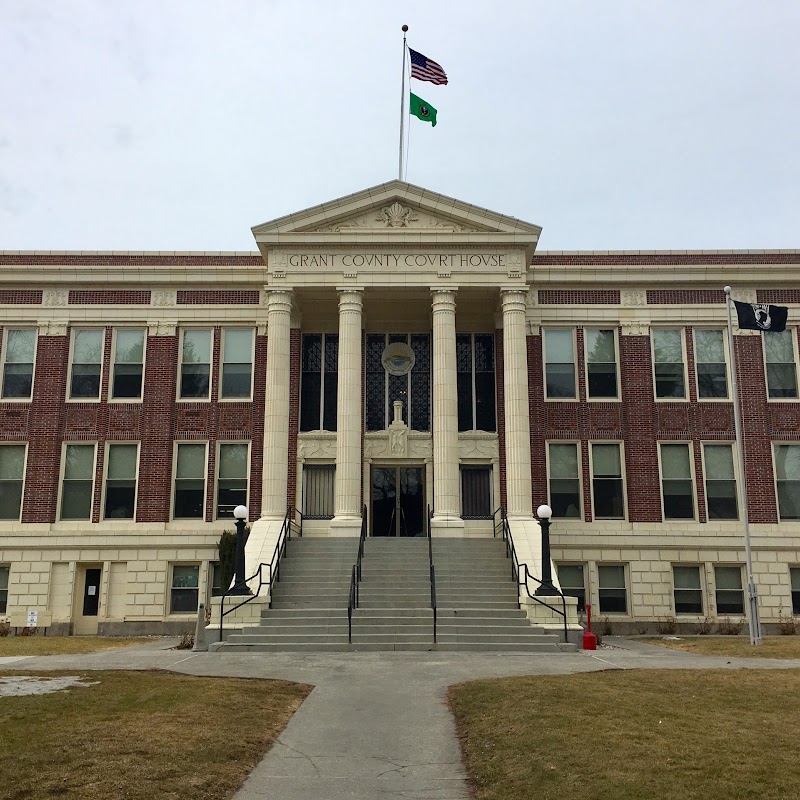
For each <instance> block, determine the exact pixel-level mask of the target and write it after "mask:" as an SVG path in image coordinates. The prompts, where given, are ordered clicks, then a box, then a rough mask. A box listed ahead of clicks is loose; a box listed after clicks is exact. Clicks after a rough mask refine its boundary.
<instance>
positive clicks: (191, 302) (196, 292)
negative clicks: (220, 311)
mask: <svg viewBox="0 0 800 800" xmlns="http://www.w3.org/2000/svg"><path fill="white" fill-rule="evenodd" d="M177 301H178V305H179V306H206V305H207V306H213V305H216V306H247V305H250V306H257V305H258V303H259V291H258V289H222V290H220V289H212V290H201V289H186V290H184V289H179V290H178V296H177Z"/></svg>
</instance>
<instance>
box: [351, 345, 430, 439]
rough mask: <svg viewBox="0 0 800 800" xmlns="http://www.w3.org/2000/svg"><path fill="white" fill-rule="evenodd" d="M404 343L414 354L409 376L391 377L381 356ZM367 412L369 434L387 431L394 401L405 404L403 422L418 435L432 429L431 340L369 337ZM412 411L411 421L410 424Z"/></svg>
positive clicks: (367, 354)
mask: <svg viewBox="0 0 800 800" xmlns="http://www.w3.org/2000/svg"><path fill="white" fill-rule="evenodd" d="M395 342H403V343H405V344H408V345H409V346H410V347H411V349H412V350H413V351H414V366H413V368H412V369H411V372H410V373H409V374H408V375H389V374H388V373H387V372H386V370H385V369H384V368H383V361H382V360H381V356H382V355H383V351H384V349H385V348H386V346H387V345H389V344H394V343H395ZM364 355H365V361H366V387H365V392H366V403H365V405H366V408H365V416H364V424H365V427H366V429H367V430H368V431H382V430H385V429H386V428H387V427H388V426H389V423H391V421H392V419H393V418H394V408H393V404H394V401H395V400H402V401H403V421H404V422H405V423H406V424H407V425H408V426H409V427H410V428H411V429H412V430H415V431H429V430H430V429H431V337H430V336H429V335H428V334H427V333H412V334H407V333H390V334H384V333H369V334H367V339H366V352H365V354H364ZM409 409H410V417H411V419H410V421H409Z"/></svg>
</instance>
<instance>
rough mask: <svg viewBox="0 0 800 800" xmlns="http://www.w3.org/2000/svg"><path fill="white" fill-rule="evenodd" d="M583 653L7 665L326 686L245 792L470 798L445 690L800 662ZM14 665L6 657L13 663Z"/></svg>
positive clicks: (797, 664)
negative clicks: (523, 679) (495, 680)
mask: <svg viewBox="0 0 800 800" xmlns="http://www.w3.org/2000/svg"><path fill="white" fill-rule="evenodd" d="M606 641H607V642H611V643H613V644H614V645H616V646H615V647H614V648H613V649H612V648H608V649H605V648H604V649H602V650H598V651H596V652H595V653H588V652H586V653H578V654H575V655H568V654H562V655H543V656H530V655H513V654H472V653H447V654H445V653H353V654H300V653H281V654H264V653H261V654H253V655H223V654H207V653H196V654H193V653H190V652H186V651H176V650H164V649H161V648H163V645H159V644H155V643H154V644H153V645H145V646H143V647H130V648H123V649H120V650H111V651H106V652H103V653H95V654H91V655H80V656H47V657H30V658H15V659H14V660H13V662H12V661H11V659H8V660H4V659H0V668H5V669H20V670H41V669H66V670H70V669H81V670H90V669H154V668H159V669H167V670H173V671H176V672H183V673H187V674H191V675H205V676H232V677H242V678H281V679H284V680H294V681H301V682H303V683H310V684H313V685H314V686H315V687H316V688H315V689H314V691H313V692H312V693H311V695H310V696H309V697H308V699H307V700H306V701H305V702H304V703H303V705H302V706H301V707H300V710H299V711H298V712H297V713H296V714H295V715H294V717H293V718H292V719H291V721H290V722H289V724H288V726H287V727H286V729H285V730H284V731H283V733H282V734H281V735H280V737H279V738H278V740H277V742H276V744H275V746H274V747H273V748H272V749H271V750H270V751H269V752H268V753H267V754H266V755H265V757H264V758H263V760H262V761H261V763H260V764H259V765H258V766H257V767H256V769H255V770H254V771H253V773H252V774H251V775H250V777H249V778H248V779H247V781H246V782H245V784H244V786H243V787H242V788H241V789H240V790H239V792H237V794H236V796H235V800H263V799H264V798H278V797H279V798H281V800H301V799H302V800H308V798H325V800H339V799H340V798H348V800H376V798H381V799H383V798H386V800H391V799H392V798H405V800H409V798H410V799H411V800H466V798H469V797H470V794H469V791H468V788H467V783H466V775H465V773H464V769H463V767H462V765H461V757H460V752H459V747H458V741H457V739H456V734H455V728H454V725H453V720H452V717H451V716H450V713H449V711H448V709H447V706H446V704H445V694H446V689H447V687H448V686H449V685H450V684H452V683H458V682H459V681H465V680H472V679H474V678H488V677H500V676H509V675H555V674H567V673H575V672H589V671H598V670H604V669H707V668H720V667H722V668H727V669H741V668H743V667H747V668H750V669H787V668H795V669H797V668H800V660H783V659H781V660H779V659H744V658H717V657H709V656H696V655H691V654H687V653H681V652H679V651H675V650H666V649H664V648H661V647H657V646H654V645H647V644H642V643H639V642H636V641H627V640H618V639H614V638H607V639H606ZM3 662H5V663H3Z"/></svg>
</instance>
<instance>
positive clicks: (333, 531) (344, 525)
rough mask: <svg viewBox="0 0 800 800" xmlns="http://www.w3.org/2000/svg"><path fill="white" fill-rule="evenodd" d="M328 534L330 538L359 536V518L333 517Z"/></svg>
mask: <svg viewBox="0 0 800 800" xmlns="http://www.w3.org/2000/svg"><path fill="white" fill-rule="evenodd" d="M328 533H329V535H330V536H361V517H350V516H344V515H342V516H338V517H334V518H333V519H332V520H331V527H330V529H329V531H328Z"/></svg>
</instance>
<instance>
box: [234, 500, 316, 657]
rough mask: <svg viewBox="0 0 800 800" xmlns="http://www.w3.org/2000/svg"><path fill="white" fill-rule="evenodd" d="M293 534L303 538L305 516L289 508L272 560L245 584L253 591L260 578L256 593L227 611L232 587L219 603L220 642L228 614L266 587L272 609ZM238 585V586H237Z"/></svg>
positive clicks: (250, 600)
mask: <svg viewBox="0 0 800 800" xmlns="http://www.w3.org/2000/svg"><path fill="white" fill-rule="evenodd" d="M294 515H296V516H297V517H299V519H300V522H299V523H298V522H296V521H295V520H294V519H293V516H294ZM292 532H295V533H296V534H297V535H298V536H300V537H302V536H303V515H302V514H301V513H300V512H299V511H297V510H296V509H294V508H292V507H291V506H289V507H288V508H287V509H286V516H285V517H284V518H283V524H282V525H281V530H280V533H279V534H278V541H277V542H275V549H274V550H273V551H272V558H271V559H270V560H269V562H267V563H264V562H261V563H260V564H259V565H258V569H257V570H256V571H255V572H254V573H253V574H252V575H251V576H250V577H249V578H245V580H244V582H245V583H246V584H247V585H248V587H249V588H250V589H251V590H252V588H253V587H251V586H250V582H251V581H254V580H255V579H256V578H258V585H257V586H256V587H255V591H254V592H253V594H251V595H249V596H248V597H247V599H246V600H243V601H242V602H241V603H237V604H236V605H235V606H232V607H231V608H229V609H228V610H227V611H226V610H225V598H226V597H228V596H231V592H232V591H233V588H235V587H231V588H230V589H228V591H227V592H225V594H223V595H222V597H221V598H220V601H219V640H220V641H223V627H224V622H223V620H224V619H225V617H227V616H228V614H232V613H233V612H234V611H236V609H237V608H241V607H242V606H244V605H247V603H251V602H252V601H253V600H255V599H256V597H258V596H259V595H260V594H261V590H262V589H263V588H264V587H265V586H269V607H270V608H272V584H273V583H277V582H278V581H279V580H280V579H281V558H282V557H283V556H284V555H285V554H286V543H287V542H288V541H289V539H291V538H292ZM265 573H266V576H267V579H266V580H264V575H265ZM237 585H238V584H237ZM232 596H233V597H241V595H232Z"/></svg>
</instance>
